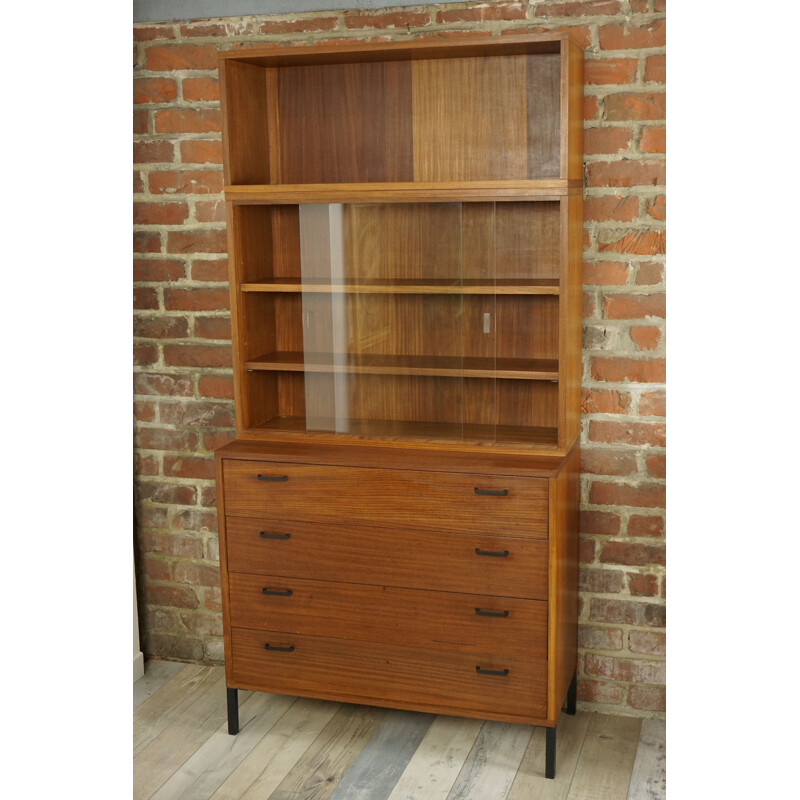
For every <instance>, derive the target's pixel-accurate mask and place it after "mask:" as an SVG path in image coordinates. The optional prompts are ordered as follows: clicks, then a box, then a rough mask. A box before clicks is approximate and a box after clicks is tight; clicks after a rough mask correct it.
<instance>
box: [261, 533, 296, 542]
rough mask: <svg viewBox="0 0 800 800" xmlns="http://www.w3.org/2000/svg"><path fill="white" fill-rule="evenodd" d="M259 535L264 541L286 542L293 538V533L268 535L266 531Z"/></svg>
mask: <svg viewBox="0 0 800 800" xmlns="http://www.w3.org/2000/svg"><path fill="white" fill-rule="evenodd" d="M258 535H259V536H260V537H261V538H262V539H282V540H284V541H285V540H286V539H291V538H292V534H291V533H267V532H266V531H259V534H258Z"/></svg>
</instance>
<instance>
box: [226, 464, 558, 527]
mask: <svg viewBox="0 0 800 800" xmlns="http://www.w3.org/2000/svg"><path fill="white" fill-rule="evenodd" d="M223 482H224V493H225V509H226V513H228V514H231V515H233V516H239V517H270V518H272V519H276V518H277V519H302V520H308V521H310V522H316V521H319V522H344V521H352V522H368V523H371V524H376V525H402V526H403V527H408V528H422V529H426V530H438V531H454V532H465V531H472V532H480V533H506V534H513V535H514V536H521V537H533V538H546V537H547V526H548V481H547V479H546V478H520V477H509V476H505V475H472V474H460V473H452V472H422V471H415V470H389V469H365V468H362V467H330V466H318V465H309V464H291V463H289V464H287V463H280V462H268V461H238V460H232V459H225V460H224V461H223Z"/></svg>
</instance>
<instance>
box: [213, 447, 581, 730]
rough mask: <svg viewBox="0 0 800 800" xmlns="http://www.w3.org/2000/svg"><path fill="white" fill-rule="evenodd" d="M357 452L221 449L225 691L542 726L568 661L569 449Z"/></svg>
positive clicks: (574, 503)
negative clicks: (564, 452) (528, 454)
mask: <svg viewBox="0 0 800 800" xmlns="http://www.w3.org/2000/svg"><path fill="white" fill-rule="evenodd" d="M354 455H355V458H354ZM361 456H362V457H361V458H359V454H358V449H357V448H356V449H355V450H352V451H350V453H349V459H350V463H349V464H344V463H336V462H337V461H342V460H343V459H342V458H341V456H339V457H337V449H336V448H327V449H326V448H324V447H314V446H313V445H298V446H294V447H292V448H288V447H274V448H272V449H270V448H265V447H264V446H263V445H258V446H257V447H254V446H252V445H250V446H248V444H247V443H234V444H232V445H229V446H228V447H225V448H222V449H221V450H219V451H218V452H217V485H218V501H217V502H218V510H219V517H220V560H221V564H222V593H223V610H224V632H225V633H224V635H225V648H226V670H227V672H226V675H227V684H228V687H229V691H233V692H235V690H237V689H250V690H257V691H265V692H277V693H285V694H295V695H299V696H308V697H316V698H321V699H329V700H339V701H345V702H354V703H366V704H371V705H379V706H388V707H394V708H405V709H410V710H418V711H425V712H432V713H444V714H455V715H461V716H471V717H479V718H483V719H494V720H503V721H510V722H518V723H525V724H533V725H544V726H547V727H548V728H551V729H552V728H553V727H554V726H555V724H556V722H557V719H558V716H559V713H560V710H561V707H562V704H563V702H564V700H565V698H566V697H567V695H568V690H569V687H570V684H571V681H572V680H573V677H574V674H575V667H576V652H577V508H578V460H579V454H578V449H577V447H576V448H574V449H573V451H572V452H571V453H570V454H569V456H567V457H566V458H565V459H553V460H552V461H549V460H547V459H541V458H538V459H525V458H523V457H514V458H513V459H512V458H507V459H506V460H505V462H506V463H504V462H503V461H502V460H501V461H498V462H496V463H493V465H492V466H493V469H492V471H491V472H489V471H485V470H484V471H476V470H477V469H478V468H479V467H480V466H481V462H475V467H474V468H473V465H472V462H471V460H470V459H466V460H465V459H463V458H458V457H457V456H453V457H452V458H450V459H449V460H446V459H442V458H440V459H439V460H438V461H434V462H433V463H432V464H431V463H430V462H429V463H428V467H427V468H422V465H423V464H425V456H424V454H419V455H418V459H417V461H414V460H413V459H409V458H408V457H406V459H405V461H404V462H403V466H402V468H400V467H397V466H396V462H397V459H395V460H394V461H393V462H387V463H392V468H384V467H382V466H379V464H380V463H381V461H382V458H381V449H380V448H364V449H363V453H362V454H361ZM459 463H460V466H461V471H456V465H457V464H459ZM354 464H355V465H354ZM573 689H574V684H573ZM234 696H235V695H234ZM573 705H574V700H573ZM232 722H233V724H234V726H235V725H236V724H238V723H237V722H236V721H235V719H233V720H232Z"/></svg>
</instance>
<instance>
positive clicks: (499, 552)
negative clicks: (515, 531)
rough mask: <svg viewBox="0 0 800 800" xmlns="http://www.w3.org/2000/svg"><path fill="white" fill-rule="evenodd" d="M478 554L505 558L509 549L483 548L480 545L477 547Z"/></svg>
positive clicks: (476, 553)
mask: <svg viewBox="0 0 800 800" xmlns="http://www.w3.org/2000/svg"><path fill="white" fill-rule="evenodd" d="M475 555H476V556H497V558H505V557H506V556H507V555H508V550H481V549H480V547H476V548H475Z"/></svg>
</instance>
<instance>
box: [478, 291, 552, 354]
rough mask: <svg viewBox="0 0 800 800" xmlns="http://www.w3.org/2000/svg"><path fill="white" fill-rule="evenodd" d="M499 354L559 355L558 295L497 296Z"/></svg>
mask: <svg viewBox="0 0 800 800" xmlns="http://www.w3.org/2000/svg"><path fill="white" fill-rule="evenodd" d="M467 341H468V346H469V341H470V340H469V339H468V340H467ZM497 357H498V358H553V359H557V358H558V297H555V296H547V295H544V296H539V297H518V296H516V295H508V296H499V297H497Z"/></svg>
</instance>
